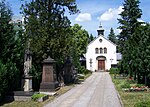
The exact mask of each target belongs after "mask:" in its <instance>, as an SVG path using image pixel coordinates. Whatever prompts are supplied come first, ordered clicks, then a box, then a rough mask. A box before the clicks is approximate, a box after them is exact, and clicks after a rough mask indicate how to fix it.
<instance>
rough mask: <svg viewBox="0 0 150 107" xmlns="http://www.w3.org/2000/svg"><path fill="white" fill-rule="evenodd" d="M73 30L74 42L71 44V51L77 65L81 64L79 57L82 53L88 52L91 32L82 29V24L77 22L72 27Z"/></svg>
mask: <svg viewBox="0 0 150 107" xmlns="http://www.w3.org/2000/svg"><path fill="white" fill-rule="evenodd" d="M71 31H72V33H73V34H72V44H71V45H70V48H71V50H70V52H71V55H72V58H73V61H74V65H75V66H76V67H78V66H79V59H80V57H81V55H83V54H84V53H85V52H86V46H87V45H88V40H89V34H88V32H87V31H86V30H84V29H82V26H80V25H78V24H75V25H74V26H72V28H71Z"/></svg>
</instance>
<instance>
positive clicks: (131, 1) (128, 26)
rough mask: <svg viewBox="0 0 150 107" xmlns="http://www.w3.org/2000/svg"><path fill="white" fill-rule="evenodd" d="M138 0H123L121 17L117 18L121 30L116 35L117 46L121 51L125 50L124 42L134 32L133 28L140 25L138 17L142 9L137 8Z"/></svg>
mask: <svg viewBox="0 0 150 107" xmlns="http://www.w3.org/2000/svg"><path fill="white" fill-rule="evenodd" d="M139 3H140V2H139V0H124V4H123V11H122V12H121V14H120V16H121V18H120V19H118V21H119V23H120V26H119V29H120V30H121V33H120V35H119V36H118V40H119V48H120V51H121V52H123V50H125V49H124V48H125V42H126V40H128V39H129V38H130V37H131V36H132V34H133V33H134V32H135V29H136V28H137V27H138V26H139V25H140V23H139V22H138V20H137V19H138V18H141V15H142V11H141V9H140V8H139Z"/></svg>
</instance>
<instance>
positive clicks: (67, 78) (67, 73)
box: [63, 56, 77, 84]
mask: <svg viewBox="0 0 150 107" xmlns="http://www.w3.org/2000/svg"><path fill="white" fill-rule="evenodd" d="M63 70H64V74H63V78H64V83H65V84H70V83H75V81H77V69H76V68H75V67H74V66H73V63H72V58H71V57H69V56H68V57H67V58H66V61H65V63H64V68H63Z"/></svg>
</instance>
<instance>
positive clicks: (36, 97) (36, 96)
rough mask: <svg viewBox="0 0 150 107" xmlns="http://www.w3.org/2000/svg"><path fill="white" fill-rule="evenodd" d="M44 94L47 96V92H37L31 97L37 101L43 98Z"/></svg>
mask: <svg viewBox="0 0 150 107" xmlns="http://www.w3.org/2000/svg"><path fill="white" fill-rule="evenodd" d="M44 96H45V94H40V93H36V94H34V95H32V96H31V98H32V100H33V101H36V100H37V99H39V98H42V97H44Z"/></svg>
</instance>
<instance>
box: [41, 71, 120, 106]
mask: <svg viewBox="0 0 150 107" xmlns="http://www.w3.org/2000/svg"><path fill="white" fill-rule="evenodd" d="M44 107H121V104H120V101H119V98H118V96H117V92H116V90H115V87H114V84H113V83H112V80H111V77H110V75H109V73H108V72H94V73H93V74H92V75H91V76H90V77H89V78H88V79H86V80H85V81H84V82H83V83H82V84H79V85H77V86H76V87H74V88H73V89H71V90H70V91H68V92H67V93H65V94H63V95H61V96H60V97H58V98H56V99H55V100H54V101H53V102H50V103H48V104H47V105H45V106H44Z"/></svg>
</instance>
